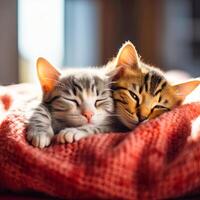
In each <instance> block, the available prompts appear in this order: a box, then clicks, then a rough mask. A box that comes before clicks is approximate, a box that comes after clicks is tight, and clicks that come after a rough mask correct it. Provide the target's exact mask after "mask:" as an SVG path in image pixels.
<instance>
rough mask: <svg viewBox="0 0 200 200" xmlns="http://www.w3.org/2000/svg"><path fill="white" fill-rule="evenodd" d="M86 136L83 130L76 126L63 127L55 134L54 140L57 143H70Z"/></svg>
mask: <svg viewBox="0 0 200 200" xmlns="http://www.w3.org/2000/svg"><path fill="white" fill-rule="evenodd" d="M87 136H88V134H87V133H86V132H85V131H83V130H79V129H77V128H65V129H63V130H61V131H60V132H59V133H58V134H57V135H56V141H57V142H58V143H72V142H75V141H78V140H80V139H82V138H84V137H87Z"/></svg>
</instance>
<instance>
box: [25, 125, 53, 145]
mask: <svg viewBox="0 0 200 200" xmlns="http://www.w3.org/2000/svg"><path fill="white" fill-rule="evenodd" d="M53 135H54V133H53V130H52V128H51V127H49V128H48V129H47V130H39V129H35V128H33V129H32V128H29V129H28V131H27V136H26V138H27V140H28V141H29V142H30V143H31V144H32V145H33V146H34V147H39V148H41V149H42V148H44V147H46V146H49V145H50V143H51V139H52V137H53Z"/></svg>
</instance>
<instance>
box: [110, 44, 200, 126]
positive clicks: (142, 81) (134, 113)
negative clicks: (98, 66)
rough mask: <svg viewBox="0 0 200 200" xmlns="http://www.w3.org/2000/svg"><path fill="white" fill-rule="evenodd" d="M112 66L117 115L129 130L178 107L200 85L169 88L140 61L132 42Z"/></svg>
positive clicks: (169, 86)
mask: <svg viewBox="0 0 200 200" xmlns="http://www.w3.org/2000/svg"><path fill="white" fill-rule="evenodd" d="M112 65H113V66H114V67H115V69H114V71H113V72H112V73H111V74H112V76H113V81H114V83H113V90H114V92H113V98H114V100H115V105H116V112H117V114H118V115H119V118H120V120H121V121H122V122H123V123H124V124H125V125H126V126H127V127H128V128H130V129H132V128H134V127H135V125H136V124H138V123H140V122H142V121H144V120H147V119H152V118H155V117H157V116H159V115H160V114H162V113H164V112H166V111H169V110H171V109H172V108H173V107H175V106H176V105H179V104H180V103H181V102H182V101H183V100H184V98H185V97H186V95H188V94H189V93H190V92H191V91H192V90H193V89H195V88H196V87H197V86H198V85H199V84H200V81H199V80H193V81H189V82H187V83H182V84H179V85H173V86H172V85H170V84H169V83H168V82H167V80H166V79H165V78H164V76H163V74H162V72H161V71H160V70H158V69H156V68H153V67H150V66H148V65H146V64H144V63H143V62H142V61H140V58H139V56H138V54H137V51H136V49H135V47H134V46H133V44H132V43H131V42H126V43H125V44H124V45H123V46H122V48H121V49H120V50H119V53H118V55H117V57H116V59H115V60H114V61H113V62H112Z"/></svg>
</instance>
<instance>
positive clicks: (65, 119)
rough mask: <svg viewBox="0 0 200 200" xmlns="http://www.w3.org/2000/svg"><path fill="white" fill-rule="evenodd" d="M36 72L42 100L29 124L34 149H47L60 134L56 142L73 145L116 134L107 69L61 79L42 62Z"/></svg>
mask: <svg viewBox="0 0 200 200" xmlns="http://www.w3.org/2000/svg"><path fill="white" fill-rule="evenodd" d="M37 71H38V77H39V80H40V83H41V86H42V89H43V100H42V103H41V104H40V105H39V106H38V107H37V108H36V109H35V112H34V114H33V115H32V117H31V119H30V120H29V127H28V132H27V139H28V140H29V141H30V142H31V143H32V145H33V146H36V147H40V148H43V147H45V146H48V145H49V144H50V142H51V139H52V138H53V136H54V134H57V133H58V134H57V135H56V139H57V142H60V143H65V142H68V143H72V142H74V141H77V140H80V139H81V138H83V137H86V136H88V135H91V134H94V133H104V132H110V131H113V130H114V126H113V125H112V121H113V120H112V119H114V116H113V99H112V98H111V91H110V88H109V87H110V82H109V78H108V77H107V76H106V74H105V72H104V68H102V69H75V70H66V71H65V73H63V74H62V75H61V74H60V72H58V70H56V69H55V68H54V67H53V66H52V65H51V64H50V63H48V62H47V61H46V60H45V59H44V58H39V59H38V61H37ZM111 118H112V119H111Z"/></svg>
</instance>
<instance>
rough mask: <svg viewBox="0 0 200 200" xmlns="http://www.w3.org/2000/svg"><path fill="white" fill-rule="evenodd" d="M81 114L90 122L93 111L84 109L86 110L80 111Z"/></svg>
mask: <svg viewBox="0 0 200 200" xmlns="http://www.w3.org/2000/svg"><path fill="white" fill-rule="evenodd" d="M82 115H83V116H84V117H86V118H87V120H88V122H90V120H91V118H92V116H93V115H94V113H93V112H92V111H90V110H86V111H84V112H82Z"/></svg>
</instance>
